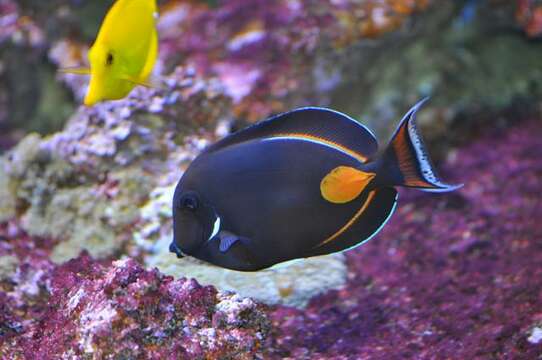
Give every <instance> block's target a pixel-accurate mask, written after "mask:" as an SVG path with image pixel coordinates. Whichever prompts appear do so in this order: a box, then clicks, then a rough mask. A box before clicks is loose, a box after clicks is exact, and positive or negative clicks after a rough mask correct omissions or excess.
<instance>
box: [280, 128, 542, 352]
mask: <svg viewBox="0 0 542 360" xmlns="http://www.w3.org/2000/svg"><path fill="white" fill-rule="evenodd" d="M541 139H542V127H541V126H540V122H530V123H520V124H519V125H518V126H517V127H516V128H514V129H512V130H509V131H507V132H506V133H503V132H502V131H501V132H500V133H499V132H496V133H494V134H492V135H491V136H488V137H487V138H485V139H483V140H480V141H477V142H475V143H473V144H472V145H469V146H466V147H465V148H464V149H462V150H460V151H458V152H457V153H455V154H454V155H453V156H451V157H450V159H449V161H448V164H447V166H446V168H445V170H446V171H445V172H444V173H445V175H446V179H449V180H450V181H454V182H463V183H465V186H464V188H462V189H461V190H459V191H457V192H455V193H452V194H446V195H437V196H435V195H431V196H429V195H426V194H423V193H419V192H416V191H403V192H402V193H401V196H400V199H399V207H398V210H397V213H396V214H395V215H394V216H393V217H392V219H391V221H390V222H389V223H388V225H387V226H386V227H385V228H384V230H383V231H382V233H381V234H380V235H378V236H377V237H375V238H374V239H372V240H371V241H370V242H369V243H367V244H366V245H364V246H361V247H360V248H358V249H356V250H354V251H350V252H348V253H347V258H348V265H349V281H348V284H347V285H346V287H345V288H344V289H343V290H340V291H333V292H330V293H328V294H326V295H324V296H320V297H317V298H314V299H313V301H312V302H311V303H310V304H309V306H308V307H307V309H306V310H305V311H299V310H295V309H292V308H286V307H278V308H276V310H275V311H274V312H272V316H273V325H274V330H273V331H274V333H275V335H276V336H275V338H274V349H275V355H277V356H278V357H289V358H291V359H314V358H322V359H323V358H338V359H407V358H409V359H410V358H411V359H490V358H491V359H493V358H497V359H537V358H539V357H540V356H541V355H542V340H541V339H542V337H541V335H540V334H541V328H542V326H541V324H542V267H541V266H540V264H542V242H541V239H542V223H541V222H540V218H541V217H542V200H541V198H540V191H541V190H542V161H541V158H540V149H541V148H542V140H541Z"/></svg>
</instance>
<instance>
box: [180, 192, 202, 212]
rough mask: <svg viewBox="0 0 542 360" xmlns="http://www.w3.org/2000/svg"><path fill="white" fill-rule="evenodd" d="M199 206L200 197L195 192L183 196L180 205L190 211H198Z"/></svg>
mask: <svg viewBox="0 0 542 360" xmlns="http://www.w3.org/2000/svg"><path fill="white" fill-rule="evenodd" d="M198 206H199V201H198V198H197V197H196V196H195V195H194V194H186V195H184V196H183V197H181V199H180V201H179V207H180V208H181V209H184V210H188V211H192V212H194V211H196V210H197V209H198Z"/></svg>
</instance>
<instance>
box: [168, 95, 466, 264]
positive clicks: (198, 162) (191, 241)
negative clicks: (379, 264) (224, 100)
mask: <svg viewBox="0 0 542 360" xmlns="http://www.w3.org/2000/svg"><path fill="white" fill-rule="evenodd" d="M423 102H424V101H420V102H419V103H418V104H416V105H415V106H414V107H413V108H412V109H410V110H409V111H408V112H407V114H406V115H405V116H404V118H403V120H402V121H401V123H400V124H399V127H398V129H397V130H396V132H395V134H394V135H393V137H392V139H391V141H390V144H389V145H388V147H387V148H386V149H385V150H384V151H383V152H382V153H381V154H378V155H377V147H378V145H377V142H376V139H375V137H374V136H373V134H372V133H371V132H370V131H369V130H367V129H366V128H365V127H364V126H362V125H361V124H359V123H358V122H357V121H355V120H354V119H352V118H350V117H348V116H347V115H344V114H341V113H339V112H337V111H333V110H330V109H324V108H301V109H297V110H293V111H290V112H287V113H284V114H280V115H278V116H275V117H272V118H270V119H268V120H266V121H263V122H261V123H259V124H256V125H253V126H250V127H248V128H246V129H244V130H241V131H239V132H237V133H234V134H232V135H230V136H228V137H226V138H224V139H222V140H221V141H219V142H217V143H215V144H214V145H212V146H210V147H209V148H207V149H206V150H205V151H204V152H203V153H202V154H201V155H200V156H199V157H197V158H196V159H195V160H194V162H193V163H192V164H191V165H190V167H189V168H188V169H187V171H186V172H185V173H184V175H183V177H182V178H181V180H180V181H179V183H178V184H177V188H176V190H175V195H174V198H173V222H174V240H173V242H172V244H171V246H170V250H171V251H172V252H175V253H176V254H177V255H178V256H183V255H190V256H193V257H196V258H198V259H201V260H204V261H206V262H209V263H211V264H214V265H217V266H221V267H224V268H228V269H234V270H241V271H256V270H260V269H264V268H267V267H270V266H272V265H275V264H277V263H281V262H283V261H287V260H291V259H297V258H306V257H311V256H318V255H324V254H329V253H333V252H337V251H343V250H346V249H349V248H352V247H355V246H357V245H360V244H361V243H363V242H365V241H367V240H368V239H370V238H371V237H372V236H374V235H375V234H376V233H377V232H378V231H379V230H380V229H381V228H382V227H383V226H384V224H385V223H386V221H387V220H388V219H389V217H390V216H391V214H392V213H393V210H394V209H395V205H396V202H397V192H396V190H395V189H394V186H406V187H414V188H418V189H421V190H426V191H438V192H445V191H452V190H454V189H457V188H458V187H459V186H452V185H448V184H445V183H443V182H441V181H440V180H439V179H438V177H437V176H436V175H435V171H434V169H433V166H432V164H431V162H430V160H429V158H428V156H427V153H426V150H425V147H424V145H423V143H422V140H421V138H420V136H419V133H418V131H417V129H416V125H415V114H416V111H418V109H419V108H420V106H421V105H422V103H423Z"/></svg>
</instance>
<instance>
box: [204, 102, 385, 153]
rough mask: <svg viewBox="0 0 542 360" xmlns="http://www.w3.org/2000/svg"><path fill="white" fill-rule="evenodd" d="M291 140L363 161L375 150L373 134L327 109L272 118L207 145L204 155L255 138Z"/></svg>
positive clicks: (300, 109)
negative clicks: (308, 142)
mask: <svg viewBox="0 0 542 360" xmlns="http://www.w3.org/2000/svg"><path fill="white" fill-rule="evenodd" d="M273 137H293V138H302V139H307V140H316V141H322V142H325V143H327V144H328V145H332V146H336V147H338V148H341V150H346V151H347V152H349V153H351V154H353V155H354V156H356V157H357V158H358V159H359V160H360V161H362V162H366V161H367V159H368V158H369V157H371V156H372V155H374V154H375V153H376V151H377V148H378V144H377V142H376V139H375V137H374V135H373V134H372V133H371V132H370V131H369V130H368V129H367V128H366V127H365V126H363V125H361V124H360V123H358V122H357V121H356V120H354V119H352V118H351V117H349V116H347V115H345V114H342V113H340V112H338V111H334V110H331V109H326V108H318V107H306V108H299V109H296V110H292V111H289V112H286V113H282V114H279V115H277V116H274V117H271V118H269V119H267V120H264V121H262V122H260V123H257V124H255V125H252V126H249V127H247V128H245V129H243V130H240V131H238V132H236V133H233V134H231V135H229V136H227V137H225V138H224V139H222V140H220V141H218V142H217V143H215V144H213V145H211V146H209V147H208V148H207V149H205V150H204V153H210V152H214V151H217V150H220V149H223V148H226V147H228V146H231V145H234V144H239V143H242V142H245V141H250V140H254V139H265V138H273Z"/></svg>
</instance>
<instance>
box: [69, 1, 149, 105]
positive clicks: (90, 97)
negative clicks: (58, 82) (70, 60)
mask: <svg viewBox="0 0 542 360" xmlns="http://www.w3.org/2000/svg"><path fill="white" fill-rule="evenodd" d="M156 16H157V7H156V0H117V1H116V2H115V4H113V6H112V7H111V9H110V10H109V12H108V13H107V15H106V16H105V19H104V21H103V23H102V26H101V28H100V31H99V32H98V36H97V37H96V41H95V42H94V45H92V47H91V48H90V51H89V53H88V60H89V63H90V69H88V68H77V69H63V70H61V71H62V72H66V73H72V74H86V75H88V74H90V85H89V88H88V91H87V94H86V96H85V100H84V103H85V105H87V106H91V105H94V104H96V103H97V102H99V101H104V100H118V99H122V98H123V97H125V96H126V95H128V94H129V93H130V91H132V89H133V88H134V87H135V86H136V85H143V86H151V85H150V83H149V75H150V73H151V71H152V69H153V67H154V63H155V62H156V57H157V55H158V33H157V31H156Z"/></svg>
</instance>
